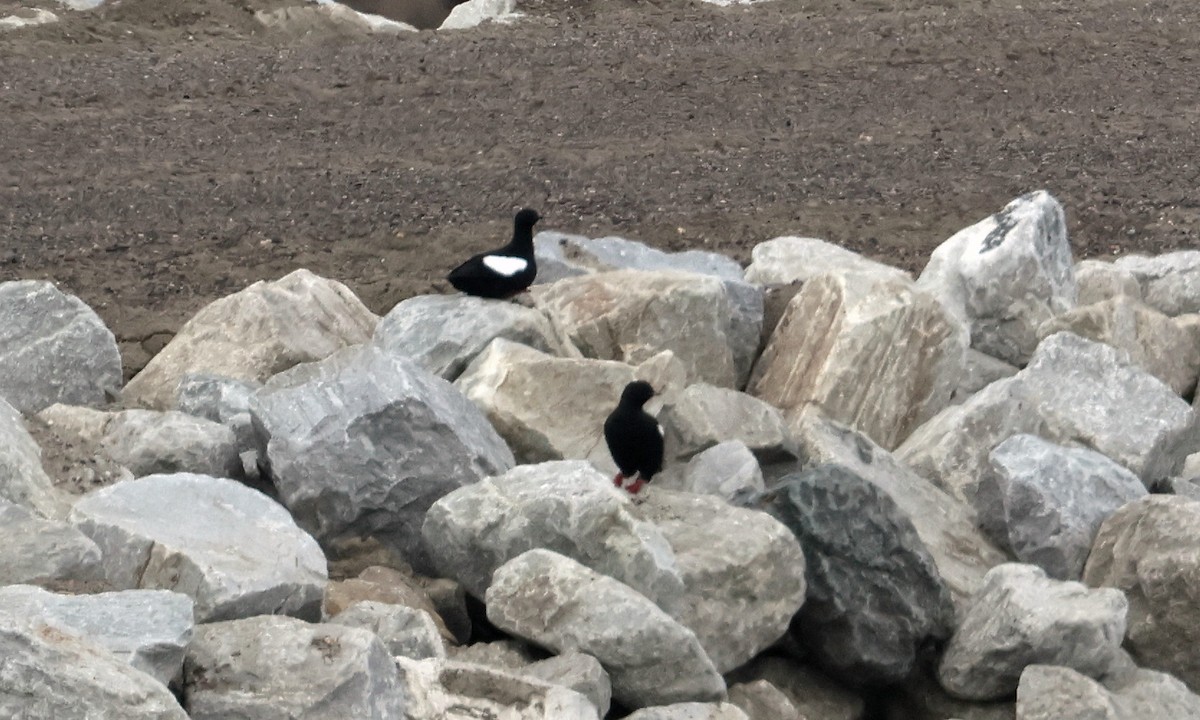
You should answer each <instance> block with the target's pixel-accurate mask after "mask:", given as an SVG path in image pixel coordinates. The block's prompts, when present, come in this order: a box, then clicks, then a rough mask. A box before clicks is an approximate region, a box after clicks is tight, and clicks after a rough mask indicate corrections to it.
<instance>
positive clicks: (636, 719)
mask: <svg viewBox="0 0 1200 720" xmlns="http://www.w3.org/2000/svg"><path fill="white" fill-rule="evenodd" d="M625 717H626V718H627V720H751V718H750V717H749V716H748V715H746V713H744V712H742V709H741V708H739V707H738V706H737V705H734V704H733V703H725V702H723V703H698V702H688V703H674V704H672V705H659V706H657V707H648V708H642V709H641V710H638V711H637V712H634V713H631V714H629V715H626V716H625ZM754 720H758V719H757V718H754Z"/></svg>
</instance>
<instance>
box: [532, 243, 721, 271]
mask: <svg viewBox="0 0 1200 720" xmlns="http://www.w3.org/2000/svg"><path fill="white" fill-rule="evenodd" d="M533 246H534V251H535V253H536V255H537V261H538V267H539V272H538V280H539V281H541V280H542V279H543V278H542V276H541V270H540V268H541V265H542V261H543V259H546V260H551V261H557V262H560V263H563V264H564V265H565V266H567V267H568V268H570V271H571V272H573V273H574V274H584V273H591V272H604V271H607V270H621V269H632V270H678V271H681V272H689V273H696V274H697V275H711V276H713V277H718V278H721V279H722V280H741V279H742V266H741V265H738V264H737V262H735V261H734V260H733V259H731V258H729V257H726V256H724V255H721V254H720V253H714V252H705V251H703V250H685V251H683V252H675V253H668V252H663V251H662V250H658V249H656V248H652V247H650V246H649V245H646V244H645V243H640V242H637V241H636V240H626V239H625V238H621V237H615V236H609V237H602V238H594V239H593V238H588V237H584V236H583V235H568V234H565V233H559V232H548V231H543V232H539V233H538V234H537V236H536V237H534V238H533Z"/></svg>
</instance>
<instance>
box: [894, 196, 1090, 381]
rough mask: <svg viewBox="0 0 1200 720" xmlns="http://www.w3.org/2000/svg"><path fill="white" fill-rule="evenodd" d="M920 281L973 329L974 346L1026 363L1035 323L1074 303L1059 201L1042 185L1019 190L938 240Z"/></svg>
mask: <svg viewBox="0 0 1200 720" xmlns="http://www.w3.org/2000/svg"><path fill="white" fill-rule="evenodd" d="M917 285H918V286H919V287H921V288H924V289H927V290H929V291H930V292H932V293H934V294H935V295H937V296H938V297H939V298H940V299H941V301H942V303H943V304H944V305H945V306H946V308H947V310H948V311H949V312H950V313H951V314H953V315H955V316H957V317H958V318H960V320H961V322H962V323H963V324H964V325H965V326H966V327H968V328H969V329H970V333H971V347H973V348H975V349H977V350H980V351H982V352H985V353H987V354H988V355H992V356H994V357H997V358H1000V359H1001V360H1004V361H1006V362H1010V363H1012V364H1013V365H1018V366H1019V365H1023V364H1025V361H1026V360H1028V359H1029V356H1030V355H1031V354H1032V353H1033V350H1034V348H1035V347H1036V346H1037V343H1038V336H1037V328H1038V326H1039V325H1041V324H1042V323H1043V322H1045V321H1046V320H1049V319H1050V318H1052V317H1054V316H1056V315H1059V314H1062V313H1064V312H1066V311H1068V310H1070V309H1071V308H1073V307H1075V304H1076V298H1077V292H1078V291H1077V286H1076V281H1075V269H1074V266H1073V265H1072V263H1071V245H1070V242H1069V241H1068V239H1067V223H1066V218H1065V216H1064V214H1063V209H1062V206H1061V205H1059V203H1058V201H1057V200H1055V199H1054V197H1053V196H1051V195H1050V193H1048V192H1046V191H1045V190H1039V191H1037V192H1033V193H1029V194H1027V195H1022V196H1021V197H1019V198H1017V199H1016V200H1013V201H1012V202H1010V203H1009V204H1008V205H1006V206H1005V207H1004V209H1003V210H1001V211H1000V212H998V213H996V214H995V215H992V216H991V217H989V218H987V219H985V220H982V221H980V222H978V223H976V224H975V225H972V226H971V227H969V228H966V229H964V230H961V231H959V232H958V233H955V234H954V236H953V237H951V238H950V239H949V240H946V241H945V242H944V243H942V244H941V245H940V246H938V248H937V249H936V250H934V251H933V254H932V255H931V256H930V258H929V263H928V264H927V265H926V266H925V269H924V271H922V273H921V277H920V278H919V279H918V281H917Z"/></svg>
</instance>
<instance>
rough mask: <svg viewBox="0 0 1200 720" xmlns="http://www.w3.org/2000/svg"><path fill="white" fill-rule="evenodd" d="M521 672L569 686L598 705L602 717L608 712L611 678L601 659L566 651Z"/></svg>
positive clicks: (531, 665) (530, 665) (552, 682)
mask: <svg viewBox="0 0 1200 720" xmlns="http://www.w3.org/2000/svg"><path fill="white" fill-rule="evenodd" d="M521 674H522V675H526V676H528V677H533V678H537V679H538V680H542V681H544V682H548V683H550V684H552V685H560V686H562V687H565V688H570V689H571V690H574V691H575V692H577V693H579V694H581V695H583V696H584V697H586V698H587V699H588V700H589V701H590V702H591V703H592V705H595V706H596V709H597V711H598V712H599V715H600V717H604V716H605V715H607V714H608V708H609V705H610V704H611V701H612V681H611V680H609V678H608V673H606V672H605V671H604V667H603V666H602V665H601V664H600V661H599V660H597V659H596V658H594V657H592V656H591V655H586V654H584V653H580V652H566V653H563V654H562V655H556V656H555V657H552V658H547V659H545V660H539V661H538V662H535V663H530V664H529V665H526V666H525V667H524V668H522V669H521Z"/></svg>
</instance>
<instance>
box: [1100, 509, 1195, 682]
mask: <svg viewBox="0 0 1200 720" xmlns="http://www.w3.org/2000/svg"><path fill="white" fill-rule="evenodd" d="M1197 547H1200V502H1197V501H1195V500H1189V499H1186V498H1183V497H1180V496H1177V495H1151V496H1149V497H1144V498H1142V499H1140V500H1135V501H1133V502H1131V503H1128V504H1127V505H1125V506H1124V507H1122V508H1121V509H1119V510H1117V511H1116V512H1115V513H1113V514H1112V515H1110V516H1109V517H1108V519H1107V520H1105V521H1104V524H1103V525H1101V526H1100V532H1099V533H1097V535H1096V541H1095V543H1094V544H1093V545H1092V552H1091V554H1090V555H1089V556H1088V560H1087V566H1086V567H1085V569H1084V573H1083V578H1084V581H1085V582H1086V583H1087V584H1088V585H1091V586H1093V587H1101V586H1105V587H1115V588H1117V589H1119V590H1121V591H1123V592H1124V593H1125V596H1126V597H1128V598H1129V622H1128V634H1127V637H1126V639H1125V648H1126V649H1127V650H1129V652H1130V654H1131V655H1133V657H1134V659H1135V660H1136V661H1137V663H1138V665H1140V666H1144V667H1148V668H1151V669H1154V670H1162V671H1164V672H1169V673H1171V674H1172V675H1175V676H1177V677H1178V678H1179V679H1181V680H1183V681H1184V682H1186V683H1188V685H1189V686H1191V687H1193V688H1195V687H1200V656H1198V655H1197V653H1196V647H1197V643H1198V642H1200V622H1198V621H1197V620H1198V618H1197V617H1196V612H1197V606H1196V604H1195V602H1194V598H1195V597H1197V595H1198V594H1200V554H1197V552H1196V551H1195V549H1196V548H1197Z"/></svg>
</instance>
